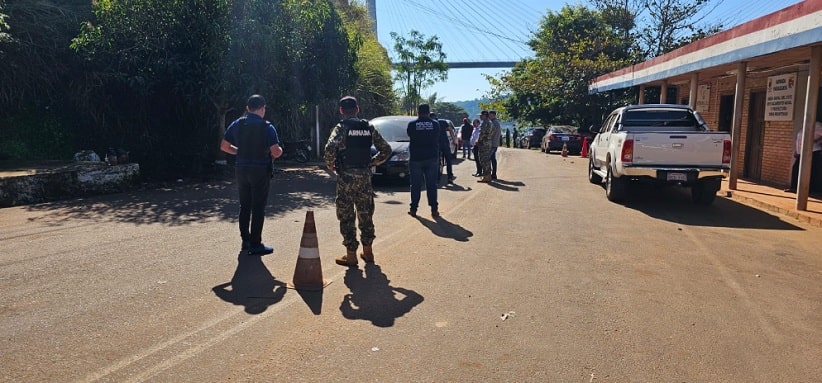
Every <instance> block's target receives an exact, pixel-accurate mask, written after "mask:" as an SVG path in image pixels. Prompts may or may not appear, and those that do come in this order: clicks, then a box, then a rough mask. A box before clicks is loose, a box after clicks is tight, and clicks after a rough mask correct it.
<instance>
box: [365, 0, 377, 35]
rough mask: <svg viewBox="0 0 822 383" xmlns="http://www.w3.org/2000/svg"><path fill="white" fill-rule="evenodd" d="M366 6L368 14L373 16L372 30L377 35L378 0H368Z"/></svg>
mask: <svg viewBox="0 0 822 383" xmlns="http://www.w3.org/2000/svg"><path fill="white" fill-rule="evenodd" d="M365 7H366V9H368V16H369V17H371V30H372V31H373V32H374V36H379V35H377V0H366V2H365Z"/></svg>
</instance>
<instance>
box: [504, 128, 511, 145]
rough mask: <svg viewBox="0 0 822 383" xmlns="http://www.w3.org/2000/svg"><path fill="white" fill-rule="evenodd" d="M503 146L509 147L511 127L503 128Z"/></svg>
mask: <svg viewBox="0 0 822 383" xmlns="http://www.w3.org/2000/svg"><path fill="white" fill-rule="evenodd" d="M505 147H506V148H510V147H511V129H505Z"/></svg>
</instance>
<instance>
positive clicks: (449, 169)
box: [428, 113, 456, 186]
mask: <svg viewBox="0 0 822 383" xmlns="http://www.w3.org/2000/svg"><path fill="white" fill-rule="evenodd" d="M428 116H429V117H430V118H431V119H432V120H434V121H436V122H437V123H438V124H439V127H440V142H439V145H440V158H442V159H443V160H445V170H446V174H447V175H448V180H447V181H446V182H447V183H449V184H451V183H454V165H453V164H452V162H451V142H450V141H449V139H448V137H449V136H451V140H456V137H455V136H453V135H452V134H453V133H452V132H451V129H449V126H448V121H446V120H443V119H439V118H437V115H436V114H434V113H431V114H429V115H428ZM437 169H441V167H437ZM440 178H442V174H441V172H439V171H438V172H437V186H439V179H440Z"/></svg>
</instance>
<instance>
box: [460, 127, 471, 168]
mask: <svg viewBox="0 0 822 383" xmlns="http://www.w3.org/2000/svg"><path fill="white" fill-rule="evenodd" d="M473 131H474V127H473V126H472V125H471V122H469V121H468V119H467V118H463V119H462V126H461V127H460V138H461V139H462V158H466V157H467V158H468V159H469V160H470V159H471V133H472V132H473Z"/></svg>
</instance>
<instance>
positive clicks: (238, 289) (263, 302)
mask: <svg viewBox="0 0 822 383" xmlns="http://www.w3.org/2000/svg"><path fill="white" fill-rule="evenodd" d="M286 290H287V288H286V285H285V283H283V282H280V281H278V280H276V279H275V278H274V276H273V275H271V272H269V271H268V268H267V267H266V266H265V264H264V263H263V261H262V257H259V256H255V255H247V254H245V253H240V254H239V255H238V256H237V269H236V270H235V271H234V276H233V277H231V281H230V282H226V283H222V284H219V285H217V286H214V287H212V288H211V291H213V292H214V295H216V296H217V297H219V298H220V299H222V300H224V301H226V302H229V303H232V304H235V305H237V306H243V307H245V312H247V313H249V314H254V315H256V314H262V313H263V312H265V310H266V309H267V308H268V306H271V305H273V304H276V303H277V302H279V301H281V300H282V299H283V296H285V291H286Z"/></svg>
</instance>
